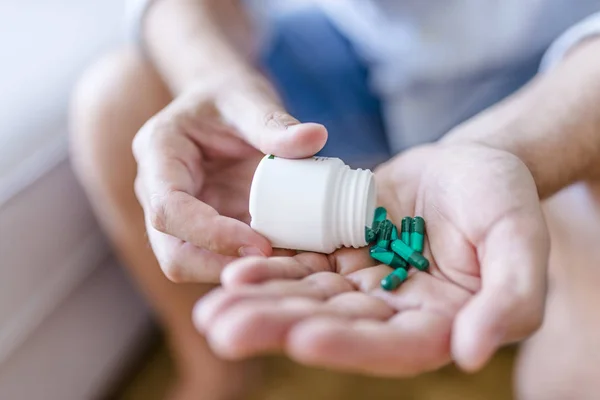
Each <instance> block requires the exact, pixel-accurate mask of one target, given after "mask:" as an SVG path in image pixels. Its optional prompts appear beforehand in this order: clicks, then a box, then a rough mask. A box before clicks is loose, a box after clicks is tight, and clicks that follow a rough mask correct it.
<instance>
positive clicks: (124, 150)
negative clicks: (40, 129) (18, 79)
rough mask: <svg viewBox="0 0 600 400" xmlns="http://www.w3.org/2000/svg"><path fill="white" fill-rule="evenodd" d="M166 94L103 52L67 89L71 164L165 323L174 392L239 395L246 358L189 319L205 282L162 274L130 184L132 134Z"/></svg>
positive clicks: (146, 74)
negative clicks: (216, 351) (221, 353)
mask: <svg viewBox="0 0 600 400" xmlns="http://www.w3.org/2000/svg"><path fill="white" fill-rule="evenodd" d="M170 100H171V98H170V94H169V92H168V90H167V89H166V87H165V86H164V84H163V82H162V81H161V79H160V77H159V76H158V74H157V73H156V71H155V70H154V69H153V67H152V66H151V64H150V63H148V62H147V61H145V60H144V59H143V58H142V57H141V56H140V55H138V54H137V53H136V51H135V50H132V49H131V50H123V51H120V52H118V53H115V54H111V55H109V56H108V57H105V58H104V59H102V60H101V61H100V62H98V63H97V64H96V65H94V66H93V67H92V68H91V69H90V70H89V71H88V72H87V73H86V74H85V75H84V76H83V78H82V79H81V82H80V84H79V85H78V87H77V89H76V90H75V93H74V96H73V100H72V110H71V125H72V126H71V128H72V132H73V137H72V156H73V164H74V166H75V169H76V172H77V174H78V176H79V178H80V180H81V182H82V184H83V185H84V188H85V190H86V192H87V194H88V196H89V198H90V200H91V202H92V205H93V207H94V210H95V212H96V214H97V216H98V219H99V221H100V223H101V224H102V227H103V229H104V230H105V232H106V233H107V235H108V237H109V238H110V240H111V241H112V243H113V244H114V247H115V249H116V251H117V252H118V253H119V256H120V257H121V259H122V260H123V263H124V264H125V265H126V266H127V267H128V269H129V271H130V273H131V275H133V277H134V278H135V279H136V280H137V282H138V283H139V286H140V288H141V290H142V291H143V292H144V294H145V295H146V297H147V298H148V300H149V301H150V303H151V304H152V306H153V307H154V309H155V311H156V313H157V315H158V318H159V319H160V321H161V323H162V324H163V325H164V327H165V329H166V332H167V335H168V338H169V341H170V344H171V347H172V349H173V353H174V358H175V360H176V363H177V366H178V368H179V374H180V378H181V379H180V385H179V387H178V390H177V392H176V393H177V395H176V396H174V398H177V399H187V398H189V399H221V398H239V396H238V395H237V392H238V391H239V390H241V387H242V386H243V385H242V384H241V382H242V381H243V377H245V376H246V372H247V371H246V368H245V367H246V365H245V364H233V363H226V362H224V361H221V360H218V359H217V358H215V356H214V355H213V354H212V353H211V352H210V350H209V349H208V347H207V345H206V343H205V341H204V339H203V338H202V337H201V336H200V335H199V334H198V333H197V332H196V330H195V329H194V327H193V325H192V322H191V310H192V306H193V304H194V302H195V301H196V300H197V299H198V298H199V297H200V296H201V295H202V294H204V293H205V292H206V291H207V290H209V289H210V287H208V286H201V285H180V284H174V283H171V282H170V281H169V280H167V279H166V278H165V277H164V275H163V274H162V272H161V270H160V268H159V266H158V264H157V262H156V260H155V258H154V255H153V253H152V251H151V249H150V247H149V245H148V243H147V240H146V234H145V228H144V223H143V214H142V210H141V207H140V206H139V204H138V202H137V199H136V197H135V195H134V191H133V182H134V178H135V174H136V164H135V161H134V159H133V156H132V153H131V142H132V140H133V137H134V135H135V133H136V132H137V131H138V129H139V128H140V127H141V126H142V125H143V124H144V123H145V122H146V121H147V120H148V119H149V118H150V117H151V116H152V115H154V114H155V113H156V112H158V111H159V110H160V109H162V108H163V107H164V106H165V105H167V103H168V102H169V101H170ZM238 383H239V385H238Z"/></svg>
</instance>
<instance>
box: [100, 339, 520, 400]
mask: <svg viewBox="0 0 600 400" xmlns="http://www.w3.org/2000/svg"><path fill="white" fill-rule="evenodd" d="M513 359H514V351H513V350H510V349H509V350H504V351H502V352H501V353H500V354H498V355H497V356H496V358H495V359H494V360H493V361H492V363H490V365H489V366H488V367H486V368H485V369H484V370H483V371H481V372H480V373H478V374H475V375H466V374H463V373H461V372H460V371H458V370H457V369H455V368H453V367H448V368H445V369H443V370H440V371H437V372H435V373H430V374H426V375H423V376H420V377H418V378H415V379H407V380H399V379H375V378H366V377H362V376H355V375H346V374H338V373H333V372H330V371H323V370H317V369H312V368H305V367H301V366H299V365H297V364H294V363H292V362H291V361H289V360H287V359H285V358H283V357H272V358H268V359H266V365H267V367H266V370H267V380H266V382H265V384H264V386H263V387H262V388H260V389H259V390H258V391H257V392H255V393H248V395H247V396H245V397H244V398H243V399H240V400H307V399H311V400H338V399H339V400H359V399H381V400H386V399H406V400H510V399H512V395H511V375H512V365H513ZM172 378H173V368H172V363H171V360H170V358H169V355H168V353H167V350H166V348H165V346H164V344H163V343H162V342H159V343H158V344H157V345H155V346H153V348H152V349H151V350H150V351H149V354H148V355H147V357H146V358H145V361H144V362H142V365H141V366H140V367H139V368H138V369H137V370H136V371H134V373H133V374H132V376H131V378H130V379H127V380H126V382H125V383H124V384H123V385H122V389H120V390H119V391H118V394H114V395H111V396H110V399H116V400H159V399H162V398H163V396H164V394H165V392H166V390H167V388H168V385H169V382H170V381H171V379H172ZM199 399H201V397H199Z"/></svg>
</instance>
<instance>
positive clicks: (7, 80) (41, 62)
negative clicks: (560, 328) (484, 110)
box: [0, 0, 513, 400]
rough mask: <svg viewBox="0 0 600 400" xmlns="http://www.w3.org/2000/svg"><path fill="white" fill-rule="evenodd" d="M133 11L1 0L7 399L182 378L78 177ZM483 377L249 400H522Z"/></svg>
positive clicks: (271, 391) (76, 1)
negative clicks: (97, 89) (74, 117)
mask: <svg viewBox="0 0 600 400" xmlns="http://www.w3.org/2000/svg"><path fill="white" fill-rule="evenodd" d="M124 15H125V14H124V4H123V0H102V1H94V0H45V1H42V0H19V1H10V0H0V399H2V400H29V399H44V400H55V399H56V400H58V399H60V400H70V399H99V398H108V399H147V400H152V399H161V398H163V397H164V395H165V393H166V390H167V388H168V385H169V382H170V380H171V378H172V377H173V374H174V371H173V367H172V364H171V361H170V359H169V356H168V354H167V351H166V348H165V346H164V343H163V340H162V338H161V335H160V332H159V331H158V329H157V328H156V327H155V325H154V324H153V322H152V318H151V315H150V313H149V311H148V308H147V307H146V305H145V304H144V302H143V300H142V299H141V297H140V296H139V295H138V294H137V293H136V291H135V289H134V288H133V286H132V284H131V283H130V282H129V280H128V278H127V276H126V275H125V274H124V272H123V271H122V270H121V268H120V267H119V265H118V263H117V262H116V261H115V258H114V256H113V254H112V253H111V250H110V248H109V246H108V245H107V243H106V240H105V239H104V237H103V235H102V234H101V232H100V231H99V229H98V225H97V223H96V221H95V220H94V217H93V215H92V213H91V210H90V207H89V206H88V203H87V201H86V199H85V197H84V195H83V192H82V190H81V189H80V187H79V186H78V184H77V183H76V180H75V177H74V175H73V173H72V170H71V168H70V165H69V158H68V141H67V132H68V127H67V114H68V100H69V95H70V92H71V90H72V87H73V85H74V83H75V82H76V80H77V78H78V77H79V75H80V74H81V72H82V71H83V69H84V68H85V66H86V65H88V64H89V63H90V62H91V61H92V60H93V59H94V58H96V57H97V56H99V55H100V54H101V53H103V52H106V51H107V50H109V49H112V48H115V47H117V46H118V45H119V44H120V43H121V42H122V41H123V40H124V39H123V38H124V37H125V35H124V28H123V27H124ZM512 358H513V353H512V351H511V350H510V349H509V350H507V351H505V352H503V353H501V354H500V355H499V356H498V357H497V358H496V359H495V360H494V362H493V363H492V364H491V365H490V366H489V367H488V368H486V369H485V370H484V371H483V372H481V373H479V374H477V375H473V376H467V375H464V374H462V373H460V372H458V371H456V370H455V369H453V368H447V369H444V370H442V371H439V372H436V373H432V374H428V375H425V376H423V377H419V378H418V379H413V380H380V379H371V378H365V377H355V376H347V375H343V374H336V373H331V372H327V371H320V370H314V369H308V368H302V367H299V366H297V365H295V364H293V363H292V362H290V361H288V360H285V359H283V358H278V357H272V358H268V359H267V360H266V361H267V363H266V370H265V374H266V379H265V385H263V386H261V387H259V388H257V390H256V392H253V393H248V395H247V398H248V399H306V398H308V397H310V398H313V399H345V400H348V399H366V398H377V399H387V398H390V399H392V398H394V399H398V398H402V399H417V400H418V399H428V400H436V399H445V400H449V399H450V400H451V399H486V400H490V399H508V398H511V395H510V393H511V389H510V380H511V373H512V371H511V369H512Z"/></svg>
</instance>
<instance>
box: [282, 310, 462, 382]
mask: <svg viewBox="0 0 600 400" xmlns="http://www.w3.org/2000/svg"><path fill="white" fill-rule="evenodd" d="M450 328H451V319H450V318H448V317H446V316H443V315H440V314H435V313H429V312H426V311H422V310H414V311H406V312H403V313H400V314H398V315H397V316H395V317H394V318H393V319H392V320H390V321H388V322H378V321H372V320H357V321H352V320H344V319H341V318H331V317H330V318H309V319H306V320H305V321H303V322H300V323H298V324H295V325H294V326H293V327H292V328H291V330H290V332H289V333H288V336H287V342H286V349H285V350H286V353H287V354H288V355H289V356H290V357H292V358H293V359H294V360H296V361H298V362H300V363H302V364H306V365H310V366H318V367H326V368H335V369H339V370H344V371H348V372H358V373H362V374H368V375H377V376H413V375H416V374H418V373H421V372H425V371H429V370H433V369H436V368H439V367H441V366H442V365H444V364H446V363H448V362H449V360H450V356H449V354H450V353H449V343H450Z"/></svg>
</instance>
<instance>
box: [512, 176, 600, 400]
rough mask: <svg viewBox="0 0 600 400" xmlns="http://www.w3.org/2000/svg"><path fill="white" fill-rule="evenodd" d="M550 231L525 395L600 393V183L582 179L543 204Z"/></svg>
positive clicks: (576, 399) (521, 385)
mask: <svg viewBox="0 0 600 400" xmlns="http://www.w3.org/2000/svg"><path fill="white" fill-rule="evenodd" d="M545 212H546V216H547V220H548V225H549V228H550V231H551V236H552V255H551V260H550V291H549V299H548V303H547V308H546V310H547V311H546V319H545V321H544V325H543V327H542V329H541V330H540V331H539V332H538V333H537V334H536V335H535V336H534V337H533V338H532V339H531V340H529V341H528V342H527V343H525V344H524V345H523V347H522V349H521V352H520V355H519V360H518V365H517V370H516V372H517V376H516V382H517V386H516V390H517V395H518V396H517V398H519V399H523V400H538V399H539V400H559V399H560V400H570V399H573V400H587V399H589V400H592V399H597V398H598V397H599V396H600V185H599V184H595V185H589V184H588V185H586V184H579V185H576V186H573V187H571V188H568V189H566V190H564V191H563V192H561V193H559V194H558V195H556V196H555V197H553V198H552V199H550V200H549V201H548V202H547V203H546V204H545Z"/></svg>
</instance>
